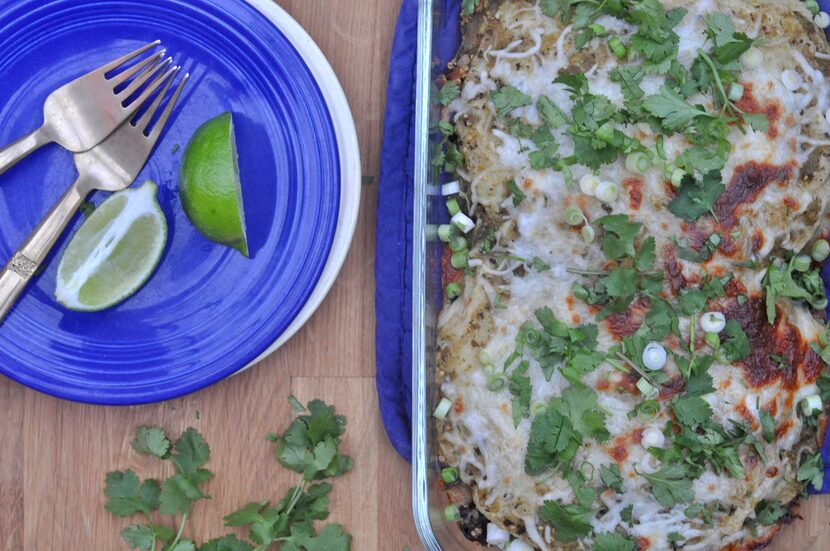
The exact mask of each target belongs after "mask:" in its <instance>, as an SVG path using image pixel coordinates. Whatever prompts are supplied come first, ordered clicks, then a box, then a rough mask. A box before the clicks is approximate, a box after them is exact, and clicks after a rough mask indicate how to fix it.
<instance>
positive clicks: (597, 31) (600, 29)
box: [588, 23, 606, 37]
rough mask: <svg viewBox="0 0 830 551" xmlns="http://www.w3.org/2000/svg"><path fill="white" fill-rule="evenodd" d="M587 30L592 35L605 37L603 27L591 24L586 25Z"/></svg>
mask: <svg viewBox="0 0 830 551" xmlns="http://www.w3.org/2000/svg"><path fill="white" fill-rule="evenodd" d="M588 29H589V30H590V31H591V32H593V33H594V35H596V36H599V37H603V36H605V33H606V30H605V27H603V26H602V25H600V24H599V23H591V24H590V25H588Z"/></svg>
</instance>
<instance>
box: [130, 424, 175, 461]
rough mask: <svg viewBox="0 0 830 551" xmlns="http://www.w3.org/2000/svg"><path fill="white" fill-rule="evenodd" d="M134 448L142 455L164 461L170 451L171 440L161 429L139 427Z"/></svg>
mask: <svg viewBox="0 0 830 551" xmlns="http://www.w3.org/2000/svg"><path fill="white" fill-rule="evenodd" d="M132 447H133V449H134V450H135V451H136V452H138V453H140V454H144V455H152V456H155V457H158V458H159V459H162V458H164V457H165V456H166V455H167V452H169V451H170V440H169V439H168V438H167V435H166V434H165V433H164V430H162V429H161V428H159V427H155V426H142V427H138V430H137V431H136V435H135V439H133V441H132Z"/></svg>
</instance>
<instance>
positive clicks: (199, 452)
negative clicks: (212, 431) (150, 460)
mask: <svg viewBox="0 0 830 551" xmlns="http://www.w3.org/2000/svg"><path fill="white" fill-rule="evenodd" d="M170 459H171V460H172V461H173V465H175V466H176V471H177V472H178V473H180V474H182V475H184V476H185V477H187V478H188V479H190V480H191V481H193V482H194V483H196V484H201V483H202V482H206V481H208V480H210V479H211V478H213V474H212V473H211V472H210V471H208V470H207V469H202V468H201V467H202V466H203V465H205V464H206V463H207V462H208V461H209V460H210V446H208V444H207V442H205V439H204V438H203V437H202V435H201V434H199V433H198V431H196V429H194V428H192V427H191V428H188V429H187V430H185V431H184V432H183V433H182V435H181V437H180V438H179V439H178V440H176V444H175V451H174V452H173V453H172V455H171V456H170Z"/></svg>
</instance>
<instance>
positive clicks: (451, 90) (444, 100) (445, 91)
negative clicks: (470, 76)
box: [438, 80, 461, 105]
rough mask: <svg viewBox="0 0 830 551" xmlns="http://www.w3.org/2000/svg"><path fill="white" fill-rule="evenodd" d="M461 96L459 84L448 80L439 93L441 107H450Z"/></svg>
mask: <svg viewBox="0 0 830 551" xmlns="http://www.w3.org/2000/svg"><path fill="white" fill-rule="evenodd" d="M460 95H461V91H460V90H459V89H458V84H456V83H455V81H453V80H448V81H447V83H446V84H444V86H442V87H441V90H439V91H438V101H439V102H440V103H441V105H449V104H451V103H452V102H453V101H455V100H456V99H457V98H458V97H459V96H460Z"/></svg>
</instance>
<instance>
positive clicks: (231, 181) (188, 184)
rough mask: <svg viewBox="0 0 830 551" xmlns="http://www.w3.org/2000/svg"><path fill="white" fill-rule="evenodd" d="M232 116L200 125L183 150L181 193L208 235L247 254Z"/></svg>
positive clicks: (196, 222)
mask: <svg viewBox="0 0 830 551" xmlns="http://www.w3.org/2000/svg"><path fill="white" fill-rule="evenodd" d="M237 160H238V157H237V152H236V138H235V136H234V130H233V116H232V115H231V114H230V113H225V114H224V115H220V116H218V117H216V118H215V119H212V120H210V121H208V122H206V123H205V124H204V125H202V126H201V128H199V129H198V130H197V131H196V133H195V134H194V135H193V137H192V138H191V139H190V143H189V144H188V145H187V150H186V151H185V153H184V161H183V163H182V169H181V175H180V182H179V193H180V194H181V198H182V206H183V207H184V210H185V212H186V213H187V216H188V218H190V221H191V222H193V225H194V226H196V228H197V229H198V230H199V231H200V232H202V234H204V235H205V237H207V238H208V239H210V240H211V241H215V242H217V243H220V244H222V245H227V246H229V247H233V248H234V249H236V250H238V251H239V252H241V253H242V254H243V255H244V256H246V257H247V256H248V238H247V236H246V234H245V210H244V209H243V207H242V186H241V183H240V181H239V166H238V163H237Z"/></svg>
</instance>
